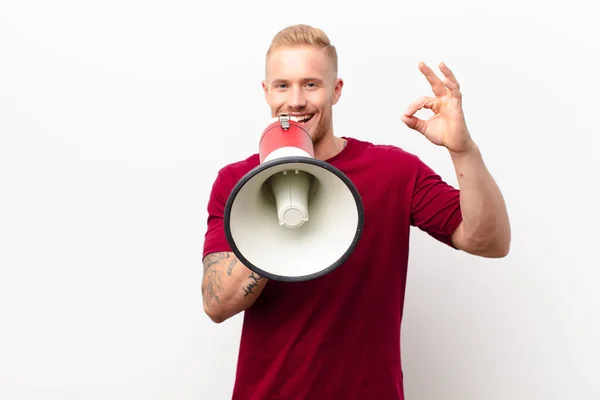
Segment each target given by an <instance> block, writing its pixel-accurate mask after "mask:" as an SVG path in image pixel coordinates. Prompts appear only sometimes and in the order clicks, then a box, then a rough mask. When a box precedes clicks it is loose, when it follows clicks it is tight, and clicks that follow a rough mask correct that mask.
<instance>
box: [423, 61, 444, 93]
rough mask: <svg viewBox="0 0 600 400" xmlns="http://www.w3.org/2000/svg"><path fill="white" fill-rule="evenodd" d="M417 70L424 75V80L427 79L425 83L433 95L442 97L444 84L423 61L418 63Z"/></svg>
mask: <svg viewBox="0 0 600 400" xmlns="http://www.w3.org/2000/svg"><path fill="white" fill-rule="evenodd" d="M419 70H420V71H421V72H422V73H423V75H425V78H427V81H428V82H429V84H430V85H431V89H432V90H433V94H435V95H436V96H444V95H445V94H446V86H445V85H444V83H443V82H442V81H441V80H440V78H438V76H437V75H436V74H435V73H434V72H433V70H432V69H431V68H429V67H428V66H427V64H425V63H424V62H423V61H421V62H420V63H419Z"/></svg>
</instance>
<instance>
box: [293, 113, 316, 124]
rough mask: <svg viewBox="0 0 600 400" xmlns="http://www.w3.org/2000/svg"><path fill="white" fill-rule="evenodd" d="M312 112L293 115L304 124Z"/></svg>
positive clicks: (310, 117) (311, 115)
mask: <svg viewBox="0 0 600 400" xmlns="http://www.w3.org/2000/svg"><path fill="white" fill-rule="evenodd" d="M313 115H314V114H304V115H295V116H294V117H295V118H296V119H297V120H298V122H300V123H301V124H305V123H307V122H308V121H310V120H311V119H312V117H313Z"/></svg>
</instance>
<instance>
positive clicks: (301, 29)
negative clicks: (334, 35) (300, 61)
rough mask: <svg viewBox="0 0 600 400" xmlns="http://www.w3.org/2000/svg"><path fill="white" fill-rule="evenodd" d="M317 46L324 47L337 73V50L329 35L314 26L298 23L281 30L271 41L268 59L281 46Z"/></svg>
mask: <svg viewBox="0 0 600 400" xmlns="http://www.w3.org/2000/svg"><path fill="white" fill-rule="evenodd" d="M306 45H309V46H317V47H320V48H322V49H323V50H324V51H325V53H326V54H327V56H328V57H329V59H330V60H331V62H332V64H333V70H334V71H335V74H336V75H337V72H338V57H337V50H336V48H335V46H334V45H332V44H331V41H330V40H329V37H328V36H327V35H326V34H325V32H323V31H322V30H321V29H319V28H314V27H312V26H309V25H304V24H298V25H292V26H288V27H287V28H284V29H282V30H281V31H279V32H278V33H277V34H276V35H275V36H274V37H273V40H272V41H271V45H270V46H269V49H268V50H267V57H266V58H267V59H268V58H269V55H270V54H271V53H272V52H273V51H274V50H276V49H277V48H279V47H293V46H306Z"/></svg>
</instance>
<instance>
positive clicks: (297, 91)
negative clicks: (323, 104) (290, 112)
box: [287, 86, 306, 109]
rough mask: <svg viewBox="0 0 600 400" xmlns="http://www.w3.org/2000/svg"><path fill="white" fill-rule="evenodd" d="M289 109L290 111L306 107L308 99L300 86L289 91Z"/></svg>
mask: <svg viewBox="0 0 600 400" xmlns="http://www.w3.org/2000/svg"><path fill="white" fill-rule="evenodd" d="M287 103H288V108H290V109H302V108H304V107H305V106H306V97H305V96H304V92H303V91H302V88H300V87H298V86H294V87H292V89H291V90H290V91H289V95H288V99H287Z"/></svg>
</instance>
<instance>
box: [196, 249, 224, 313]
mask: <svg viewBox="0 0 600 400" xmlns="http://www.w3.org/2000/svg"><path fill="white" fill-rule="evenodd" d="M226 258H229V253H225V252H223V253H214V254H209V255H208V256H206V258H205V259H204V263H203V264H204V279H205V280H206V284H203V285H202V295H203V297H204V302H205V303H206V305H207V306H208V305H210V303H211V302H212V301H216V302H217V303H219V302H220V301H221V300H220V298H219V295H220V293H222V292H223V291H224V289H223V285H222V284H221V277H222V276H223V271H221V270H220V269H219V268H215V265H217V264H218V263H219V262H221V261H222V260H224V259H226Z"/></svg>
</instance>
